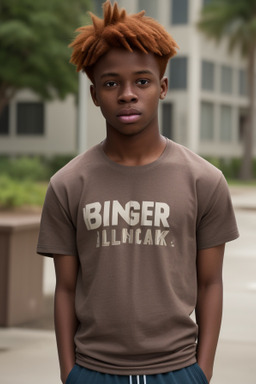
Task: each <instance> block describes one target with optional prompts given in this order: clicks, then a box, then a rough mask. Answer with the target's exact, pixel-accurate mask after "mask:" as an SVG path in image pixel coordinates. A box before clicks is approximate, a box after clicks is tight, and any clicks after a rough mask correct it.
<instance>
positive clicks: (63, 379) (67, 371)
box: [61, 367, 73, 384]
mask: <svg viewBox="0 0 256 384" xmlns="http://www.w3.org/2000/svg"><path fill="white" fill-rule="evenodd" d="M72 369H73V367H72V368H71V369H70V368H69V369H65V370H63V372H61V382H62V383H63V384H65V383H66V381H67V378H68V376H69V374H70V372H71V371H72Z"/></svg>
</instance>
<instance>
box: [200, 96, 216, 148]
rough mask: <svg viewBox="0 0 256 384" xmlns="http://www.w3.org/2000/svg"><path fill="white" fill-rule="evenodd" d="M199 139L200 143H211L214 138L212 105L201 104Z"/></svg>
mask: <svg viewBox="0 0 256 384" xmlns="http://www.w3.org/2000/svg"><path fill="white" fill-rule="evenodd" d="M200 138H201V140H202V141H212V140H213V138H214V106H213V104H212V103H207V102H202V104H201V126H200Z"/></svg>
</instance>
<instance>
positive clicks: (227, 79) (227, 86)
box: [221, 65, 233, 94]
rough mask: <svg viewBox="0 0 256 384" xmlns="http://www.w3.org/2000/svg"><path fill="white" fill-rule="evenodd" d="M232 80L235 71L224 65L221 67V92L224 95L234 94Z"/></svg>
mask: <svg viewBox="0 0 256 384" xmlns="http://www.w3.org/2000/svg"><path fill="white" fill-rule="evenodd" d="M232 78H233V71H232V68H230V67H227V66H226V65H223V66H222V67H221V92H222V93H229V94H230V93H232Z"/></svg>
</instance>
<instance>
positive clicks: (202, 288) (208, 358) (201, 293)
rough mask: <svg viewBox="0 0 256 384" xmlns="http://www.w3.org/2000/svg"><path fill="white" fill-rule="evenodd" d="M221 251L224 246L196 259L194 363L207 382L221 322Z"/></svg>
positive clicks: (201, 253) (203, 253) (200, 254)
mask: <svg viewBox="0 0 256 384" xmlns="http://www.w3.org/2000/svg"><path fill="white" fill-rule="evenodd" d="M224 249H225V244H223V245H220V246H217V247H214V248H209V249H203V250H200V251H199V252H198V255H197V275H198V298H197V305H196V320H197V324H198V328H199V334H198V346H197V361H198V364H199V365H200V367H201V368H202V370H203V371H204V373H205V375H206V377H207V379H208V381H209V382H210V379H211V377H212V372H213V364H214V357H215V352H216V347H217V343H218V338H219V332H220V326H221V318H222V300H223V286H222V264H223V256H224Z"/></svg>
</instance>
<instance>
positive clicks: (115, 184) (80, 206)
mask: <svg viewBox="0 0 256 384" xmlns="http://www.w3.org/2000/svg"><path fill="white" fill-rule="evenodd" d="M92 19H93V25H91V26H86V27H84V28H81V29H80V34H79V35H78V36H77V38H76V39H75V41H74V43H73V44H72V46H73V49H74V50H73V55H72V62H73V63H75V64H76V65H77V68H78V70H81V69H82V70H84V71H85V72H86V73H87V75H88V76H89V78H90V79H91V81H92V85H91V95H92V98H93V101H94V103H95V105H96V106H99V107H100V108H101V111H102V114H103V116H104V117H105V120H106V139H105V140H104V141H103V142H102V143H100V144H98V145H96V146H95V147H93V148H92V149H90V150H88V151H87V152H86V153H84V154H82V155H79V156H78V157H76V158H75V159H74V160H72V161H71V162H70V163H69V164H68V165H66V166H65V167H64V168H63V169H62V170H60V171H59V172H58V173H57V174H56V175H55V176H53V178H52V179H51V182H50V185H49V188H48V192H47V196H46V200H45V204H44V209H43V214H42V222H41V231H40V236H39V241H38V249H37V251H38V253H40V254H43V255H48V256H52V257H54V263H55V270H56V292H55V325H56V337H57V345H58V352H59V361H60V370H61V380H62V382H63V383H67V384H87V383H89V384H91V383H93V384H104V383H105V384H106V383H107V384H111V383H113V384H114V383H116V384H119V383H120V384H121V383H122V384H131V383H144V384H145V383H147V384H160V383H161V384H165V383H168V384H177V383H179V384H198V383H207V382H208V381H210V379H211V376H212V370H213V363H214V355H215V350H216V345H217V340H218V335H219V330H220V323H221V313H222V260H223V254H224V244H225V243H226V242H227V241H231V240H233V239H235V238H236V237H237V236H238V231H237V227H236V222H235V218H234V213H233V209H232V204H231V200H230V196H229V192H228V188H227V185H226V182H225V179H224V178H223V176H222V174H221V172H220V171H219V170H217V169H216V168H214V167H213V166H212V165H210V164H209V163H207V162H206V161H204V160H203V159H201V158H200V157H199V156H197V155H195V154H194V153H192V152H190V151H189V150H188V149H186V148H184V147H182V146H181V145H178V144H176V143H174V142H172V141H170V140H167V139H166V138H164V137H163V136H161V134H160V132H159V126H158V103H159V100H161V99H164V98H165V95H166V93H167V89H168V83H167V79H166V78H165V77H164V71H165V67H166V64H167V62H168V60H169V58H170V57H172V56H173V55H174V54H175V52H176V48H177V45H176V43H175V42H174V40H173V39H172V38H171V36H169V35H168V34H167V33H166V31H165V30H164V29H163V27H161V26H160V25H159V24H158V23H156V22H155V21H154V20H153V19H150V18H147V17H145V16H144V13H143V12H142V13H139V14H137V15H127V13H126V12H125V11H122V10H121V11H120V10H119V8H118V6H117V5H116V4H115V5H114V6H112V5H111V3H110V2H109V1H107V2H106V3H105V4H104V19H103V20H101V19H98V18H96V17H95V16H94V15H92ZM194 310H195V311H196V323H195V322H194V321H193V319H192V318H191V314H192V313H193V311H194Z"/></svg>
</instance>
